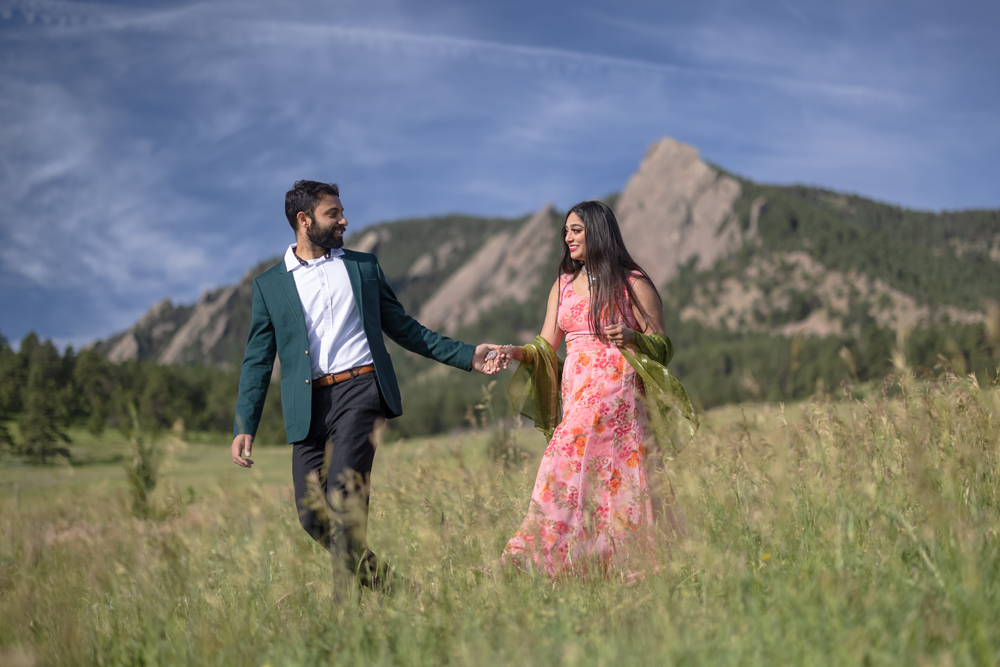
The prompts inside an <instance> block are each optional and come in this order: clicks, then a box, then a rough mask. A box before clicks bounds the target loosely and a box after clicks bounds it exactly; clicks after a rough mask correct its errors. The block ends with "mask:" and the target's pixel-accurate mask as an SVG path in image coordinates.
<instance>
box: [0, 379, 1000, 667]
mask: <svg viewBox="0 0 1000 667" xmlns="http://www.w3.org/2000/svg"><path fill="white" fill-rule="evenodd" d="M482 440H483V439H481V441H482ZM998 443H1000V393H998V392H997V391H996V390H995V389H994V388H988V389H983V388H980V387H978V386H977V385H976V384H975V383H974V382H973V381H970V380H968V379H964V378H957V377H954V376H946V377H944V378H943V379H941V380H940V381H938V382H935V383H931V384H917V383H915V382H914V381H913V380H912V378H910V377H909V376H908V375H907V374H905V373H904V374H901V375H900V376H899V378H898V379H897V380H896V381H894V382H893V383H891V384H887V385H886V387H885V391H884V392H883V393H879V392H875V393H873V394H872V395H870V396H869V397H867V398H866V399H864V400H860V401H846V402H838V401H834V400H832V399H830V398H829V397H826V398H817V399H815V400H813V401H812V402H809V403H806V404H803V405H801V406H788V407H787V408H786V407H785V406H780V405H763V406H755V407H744V408H743V409H739V408H727V409H722V410H719V411H716V412H713V413H710V414H709V415H708V416H707V418H706V419H705V421H704V423H703V427H702V430H701V432H700V433H699V435H698V436H697V438H696V440H695V441H694V442H692V443H691V445H689V447H688V449H687V450H686V451H685V452H684V453H683V454H682V455H681V456H680V457H679V458H678V459H677V460H676V461H673V462H672V463H671V464H670V467H669V474H670V477H671V479H672V481H673V484H674V488H675V489H676V491H677V495H678V501H679V503H680V505H681V507H682V508H683V509H684V511H685V513H686V515H687V521H688V527H689V531H690V536H689V537H688V538H687V539H686V540H685V541H684V542H682V543H680V544H675V545H674V548H673V549H671V550H667V549H664V550H663V551H662V553H661V556H662V563H661V568H660V569H659V570H658V571H656V572H650V573H649V574H648V575H647V577H646V578H645V579H644V580H643V581H640V582H639V583H636V584H634V585H630V586H627V585H624V584H622V583H621V582H619V581H617V580H606V579H599V578H596V579H586V580H580V579H569V580H559V581H556V582H552V581H550V580H547V579H544V578H532V577H528V576H524V575H518V574H512V573H500V574H496V575H493V576H487V577H480V576H477V575H476V574H474V573H473V572H471V571H470V568H471V567H472V566H475V565H478V564H481V563H484V562H488V561H490V560H492V559H493V558H495V557H496V556H498V555H499V553H500V551H501V550H502V548H503V545H504V543H505V542H506V540H507V539H508V538H509V537H510V535H511V534H512V532H513V530H514V529H515V528H516V527H517V525H518V524H519V523H520V521H521V519H522V518H523V515H524V512H525V510H526V508H527V503H528V499H529V496H530V487H531V484H532V482H533V478H534V469H535V466H536V465H537V460H538V459H537V451H538V448H537V446H535V447H534V450H535V452H536V456H535V457H534V458H532V459H531V460H529V461H528V463H527V465H526V466H525V468H524V469H516V470H514V471H511V470H509V469H506V468H505V466H503V465H502V464H499V463H497V462H494V461H492V460H490V458H489V457H487V456H485V454H484V451H483V450H484V449H485V445H484V443H483V442H470V441H468V440H461V439H451V440H439V441H426V442H410V443H401V444H396V445H391V446H385V447H382V449H381V451H379V453H378V456H377V457H376V475H375V480H374V483H373V486H374V493H373V498H372V508H371V520H370V529H369V541H370V542H371V544H372V546H373V548H374V549H375V550H376V551H377V552H378V553H379V554H380V556H383V557H385V558H387V559H389V560H390V562H392V564H393V566H394V567H395V568H397V569H398V570H400V571H401V572H402V573H403V574H405V575H407V576H408V577H409V578H411V579H412V580H414V581H416V582H417V583H419V584H420V585H421V590H420V592H419V593H416V594H403V595H399V596H397V597H393V598H386V597H382V596H379V595H370V594H367V593H366V594H364V595H363V596H362V597H361V600H360V602H359V603H355V604H347V605H337V604H335V603H334V602H333V599H334V596H333V594H332V593H333V591H332V585H333V584H332V581H331V575H330V565H329V559H328V557H327V556H326V554H325V552H322V551H321V550H320V549H319V548H318V547H316V546H315V545H314V544H313V543H312V542H311V540H309V539H308V538H307V537H306V536H305V535H304V534H303V533H302V531H301V529H300V528H299V526H298V522H297V519H296V517H295V514H294V509H293V507H294V505H293V502H292V498H291V490H290V485H280V486H261V485H256V484H252V485H249V486H244V487H242V488H239V489H236V488H220V489H218V490H216V491H213V492H204V491H202V492H200V495H199V498H198V499H197V500H195V502H194V503H193V504H191V505H189V506H187V508H186V509H185V510H184V511H183V512H182V513H180V515H179V516H175V517H173V518H168V519H165V520H161V521H143V520H140V519H137V518H135V517H133V516H132V513H131V508H130V506H129V503H128V500H127V498H126V496H125V495H124V494H123V493H118V494H117V495H116V494H104V495H100V494H95V495H93V496H88V497H67V496H60V495H59V494H56V495H54V496H53V498H52V499H51V501H50V502H47V503H44V504H39V503H35V504H34V505H33V506H30V507H29V506H24V507H20V506H18V505H16V504H15V503H14V501H13V500H12V499H8V500H6V501H4V505H3V507H2V515H0V516H2V518H0V651H2V653H0V662H4V659H6V660H8V661H12V660H14V659H18V660H21V661H23V662H26V663H31V662H33V661H37V662H38V663H42V664H45V663H64V664H76V663H86V664H130V665H131V664H137V663H145V664H246V665H263V664H272V665H298V664H303V665H307V664H329V663H335V664H376V665H377V664H408V665H409V664H415V665H439V664H444V663H453V664H471V665H484V664H486V665H488V664H512V663H516V664H606V665H612V664H713V665H715V664H851V665H855V664H871V665H879V664H885V665H890V664H891V665H898V664H928V663H934V664H996V662H997V660H998V658H1000V630H998V628H1000V541H998V527H1000V514H998V511H1000V474H998V473H1000V470H998ZM525 448H526V449H530V447H528V446H527V445H525ZM226 455H227V453H226V451H223V449H220V450H219V456H221V457H225V456H226ZM119 474H120V472H119ZM158 493H159V491H158ZM154 501H155V496H154Z"/></svg>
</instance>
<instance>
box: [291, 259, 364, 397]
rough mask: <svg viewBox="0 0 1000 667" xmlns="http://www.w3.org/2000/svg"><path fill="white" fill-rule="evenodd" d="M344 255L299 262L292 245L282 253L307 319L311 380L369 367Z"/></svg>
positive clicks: (362, 331) (362, 330)
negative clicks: (351, 369) (359, 367)
mask: <svg viewBox="0 0 1000 667" xmlns="http://www.w3.org/2000/svg"><path fill="white" fill-rule="evenodd" d="M343 255H344V251H343V250H341V249H336V250H331V251H330V253H329V255H328V256H326V257H320V258H319V259H310V260H300V259H299V258H298V257H296V255H295V244H294V243H293V244H292V245H290V246H288V250H286V251H285V268H286V269H288V272H289V273H291V274H292V277H294V278H295V288H296V289H297V290H298V292H299V300H300V301H301V302H302V314H303V315H305V319H306V331H307V333H308V335H309V361H310V364H311V365H312V375H313V377H314V378H318V377H322V376H324V375H330V374H331V373H340V372H341V371H346V370H348V369H350V368H356V367H358V366H365V365H368V364H371V363H372V352H371V350H370V349H369V347H368V338H367V337H366V336H365V330H364V329H363V328H362V327H361V318H360V317H359V316H358V309H357V306H356V305H355V304H354V290H352V289H351V281H350V279H349V278H348V277H347V269H346V268H345V267H344V259H343ZM303 262H305V263H304V264H303Z"/></svg>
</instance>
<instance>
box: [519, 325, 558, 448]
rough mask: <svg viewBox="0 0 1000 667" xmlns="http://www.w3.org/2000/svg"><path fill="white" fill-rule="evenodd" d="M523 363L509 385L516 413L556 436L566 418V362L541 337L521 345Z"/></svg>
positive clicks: (549, 436)
mask: <svg viewBox="0 0 1000 667" xmlns="http://www.w3.org/2000/svg"><path fill="white" fill-rule="evenodd" d="M521 353H522V357H521V363H520V364H519V365H518V367H517V370H515V371H514V377H512V378H511V380H510V384H509V385H507V398H509V399H510V404H511V406H512V407H513V408H514V412H516V413H518V414H520V415H522V416H524V417H526V418H528V419H530V420H531V421H533V422H535V428H537V429H538V430H539V431H541V432H542V433H544V434H545V440H546V441H549V440H551V439H552V432H553V431H555V430H556V426H558V425H559V420H560V419H562V406H561V404H560V397H559V382H560V379H561V378H562V367H563V361H562V359H560V358H559V356H558V355H557V354H556V351H555V350H553V349H552V346H551V345H549V341H547V340H545V339H544V338H542V337H541V336H535V339H534V340H533V341H531V342H530V343H528V344H527V345H524V346H523V347H521Z"/></svg>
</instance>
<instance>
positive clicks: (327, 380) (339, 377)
mask: <svg viewBox="0 0 1000 667" xmlns="http://www.w3.org/2000/svg"><path fill="white" fill-rule="evenodd" d="M374 371H375V367H374V366H372V365H371V364H368V365H367V366H358V367H357V368H352V369H351V370H349V371H344V372H343V373H334V374H333V375H324V376H323V377H320V378H316V379H314V380H313V381H312V386H313V387H328V386H330V385H331V384H336V383H338V382H343V381H344V380H350V379H351V378H356V377H358V376H359V375H364V374H365V373H372V372H374Z"/></svg>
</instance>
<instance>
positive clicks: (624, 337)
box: [604, 322, 635, 347]
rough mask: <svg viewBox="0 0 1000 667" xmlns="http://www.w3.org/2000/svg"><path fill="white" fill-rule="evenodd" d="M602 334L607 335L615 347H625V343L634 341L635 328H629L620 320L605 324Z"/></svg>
mask: <svg viewBox="0 0 1000 667" xmlns="http://www.w3.org/2000/svg"><path fill="white" fill-rule="evenodd" d="M604 335H605V336H607V337H608V340H610V341H611V344H612V345H614V346H615V347H625V346H626V345H632V344H633V343H635V330H634V329H629V328H628V327H627V326H625V325H623V324H621V323H620V322H616V323H615V324H608V325H605V327H604Z"/></svg>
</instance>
